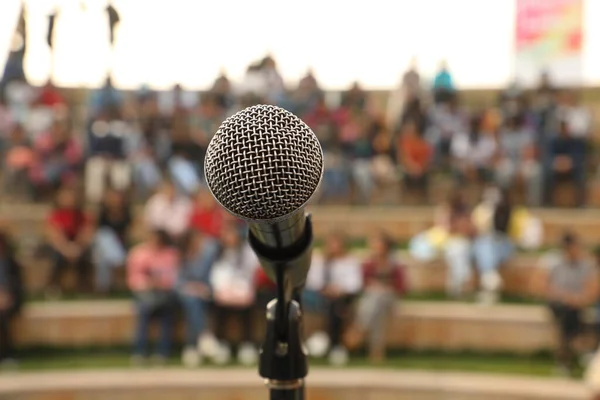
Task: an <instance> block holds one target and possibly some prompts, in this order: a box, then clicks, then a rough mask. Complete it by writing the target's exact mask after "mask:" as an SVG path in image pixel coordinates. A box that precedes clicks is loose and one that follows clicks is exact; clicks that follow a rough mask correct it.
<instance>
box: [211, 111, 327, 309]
mask: <svg viewBox="0 0 600 400" xmlns="http://www.w3.org/2000/svg"><path fill="white" fill-rule="evenodd" d="M323 168H324V166H323V151H322V149H321V145H320V143H319V141H318V139H317V137H316V136H315V134H314V133H313V132H312V130H311V129H310V128H309V127H308V125H306V124H305V123H304V122H303V121H302V120H301V119H300V118H298V117H297V116H295V115H294V114H292V113H290V112H289V111H286V110H284V109H282V108H280V107H276V106H272V105H256V106H252V107H248V108H246V109H244V110H242V111H239V112H238V113H236V114H234V115H233V116H231V117H229V118H227V119H226V120H225V121H224V122H223V123H222V124H221V126H220V127H219V129H218V130H217V132H216V133H215V135H214V136H213V138H212V140H211V141H210V144H209V145H208V149H207V153H206V157H205V159H204V174H205V179H206V182H207V185H208V188H209V190H210V191H211V193H212V195H213V196H214V197H215V199H216V200H217V202H219V204H221V205H222V206H223V207H224V208H225V209H226V210H227V211H228V212H229V213H231V214H233V215H234V216H236V217H238V218H241V219H243V220H245V221H246V222H247V223H248V225H249V228H250V229H249V231H250V232H249V243H250V246H251V247H252V249H253V250H254V252H255V253H256V255H257V257H258V259H259V261H260V263H261V266H262V267H263V269H264V270H265V272H266V274H267V275H268V276H269V277H270V278H271V280H273V281H274V282H277V284H278V285H283V289H284V293H285V300H286V303H288V302H290V301H291V300H292V297H293V296H294V294H295V293H296V291H297V290H300V289H302V288H303V287H304V284H305V282H306V276H307V274H308V269H309V268H310V261H311V250H312V241H313V234H312V224H311V219H310V216H307V215H306V213H305V212H304V207H305V205H306V203H307V202H308V201H309V200H310V198H311V197H312V196H313V195H314V193H315V192H316V190H317V188H318V186H319V183H320V181H321V178H322V176H323Z"/></svg>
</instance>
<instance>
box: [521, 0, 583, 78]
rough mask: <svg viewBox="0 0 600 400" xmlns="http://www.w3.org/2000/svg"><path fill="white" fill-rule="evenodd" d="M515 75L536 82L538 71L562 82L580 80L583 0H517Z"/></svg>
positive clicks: (581, 76)
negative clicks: (544, 71) (546, 72)
mask: <svg viewBox="0 0 600 400" xmlns="http://www.w3.org/2000/svg"><path fill="white" fill-rule="evenodd" d="M515 47H516V49H515V50H516V51H515V53H516V65H515V75H516V78H517V79H518V80H519V81H520V82H522V83H525V84H530V83H535V81H536V80H537V78H538V76H539V74H540V71H542V70H546V71H548V72H549V73H550V75H551V77H552V79H553V80H554V81H555V82H557V83H562V84H569V85H572V84H581V83H582V80H583V0H517V13H516V32H515Z"/></svg>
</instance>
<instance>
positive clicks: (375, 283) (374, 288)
mask: <svg viewBox="0 0 600 400" xmlns="http://www.w3.org/2000/svg"><path fill="white" fill-rule="evenodd" d="M369 247H370V252H371V255H370V257H369V260H368V261H367V262H366V263H365V264H364V265H363V274H364V282H365V288H364V291H363V295H362V296H361V298H360V300H359V302H358V309H357V318H356V322H355V323H354V324H353V326H352V328H351V329H350V330H349V331H348V335H347V336H346V341H347V344H348V346H349V347H351V348H352V347H357V346H358V345H359V344H360V342H361V341H362V340H363V338H364V336H365V334H367V333H368V334H369V335H370V337H369V357H370V359H371V361H372V362H375V363H378V362H381V361H383V359H384V358H385V344H386V343H385V340H386V331H387V328H388V321H389V319H390V318H393V316H392V313H393V310H394V306H395V305H396V299H397V296H398V295H402V294H403V293H404V291H405V290H406V282H405V277H404V270H403V268H402V266H401V264H400V263H399V262H398V260H396V258H395V256H394V254H393V252H394V243H393V241H392V239H391V238H390V237H389V236H388V235H387V234H385V233H383V232H381V233H379V234H378V235H376V236H375V237H373V238H371V240H370V243H369Z"/></svg>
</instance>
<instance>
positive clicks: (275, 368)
mask: <svg viewBox="0 0 600 400" xmlns="http://www.w3.org/2000/svg"><path fill="white" fill-rule="evenodd" d="M280 306H283V307H286V304H285V303H284V302H280V300H279V299H273V300H271V302H269V304H268V305H267V326H266V335H265V340H264V342H263V345H262V348H261V352H260V360H259V374H260V376H261V377H263V378H264V379H265V383H266V384H267V387H268V388H269V389H270V391H271V399H272V400H275V399H277V400H280V399H281V400H283V399H286V400H288V399H289V400H301V399H302V398H303V386H304V378H305V377H306V375H307V374H308V360H307V354H306V353H307V352H306V350H305V349H304V347H303V346H304V345H303V343H302V311H301V309H300V304H299V303H298V302H297V301H296V300H293V301H291V302H290V303H289V304H288V305H287V307H286V308H287V312H286V313H285V314H283V315H285V319H284V320H281V319H280V318H278V316H280V315H282V313H280V312H278V310H277V309H278V307H280ZM286 333H287V334H286Z"/></svg>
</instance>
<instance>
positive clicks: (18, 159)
mask: <svg viewBox="0 0 600 400" xmlns="http://www.w3.org/2000/svg"><path fill="white" fill-rule="evenodd" d="M33 162H34V153H33V150H32V149H31V144H30V143H29V140H28V139H27V137H26V133H25V131H24V129H23V127H22V126H21V125H15V126H14V127H13V128H12V130H11V132H10V135H9V138H8V143H7V146H6V149H5V154H4V168H5V169H4V184H3V188H4V191H5V192H7V194H8V195H12V194H13V193H14V192H21V193H20V194H24V195H25V196H23V197H26V198H29V197H31V196H30V195H31V194H32V192H31V190H32V187H31V182H30V181H29V169H30V168H31V166H32V165H33Z"/></svg>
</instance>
